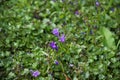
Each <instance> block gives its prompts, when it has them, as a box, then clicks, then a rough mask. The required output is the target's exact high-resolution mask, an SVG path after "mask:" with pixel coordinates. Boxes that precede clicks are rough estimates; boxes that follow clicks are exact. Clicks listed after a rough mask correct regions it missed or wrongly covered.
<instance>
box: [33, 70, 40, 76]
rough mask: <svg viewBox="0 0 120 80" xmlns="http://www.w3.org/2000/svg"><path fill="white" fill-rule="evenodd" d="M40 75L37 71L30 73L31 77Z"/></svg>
mask: <svg viewBox="0 0 120 80" xmlns="http://www.w3.org/2000/svg"><path fill="white" fill-rule="evenodd" d="M39 75H40V72H39V71H32V76H34V77H37V76H39Z"/></svg>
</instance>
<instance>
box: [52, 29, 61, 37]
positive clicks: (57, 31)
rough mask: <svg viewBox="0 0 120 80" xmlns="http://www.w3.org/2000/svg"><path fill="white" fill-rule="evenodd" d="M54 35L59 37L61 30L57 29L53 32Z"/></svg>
mask: <svg viewBox="0 0 120 80" xmlns="http://www.w3.org/2000/svg"><path fill="white" fill-rule="evenodd" d="M52 33H53V34H54V35H55V36H57V37H58V36H59V29H58V28H55V29H53V30H52Z"/></svg>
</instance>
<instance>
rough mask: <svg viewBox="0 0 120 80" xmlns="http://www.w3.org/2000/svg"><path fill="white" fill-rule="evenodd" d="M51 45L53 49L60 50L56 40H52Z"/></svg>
mask: <svg viewBox="0 0 120 80" xmlns="http://www.w3.org/2000/svg"><path fill="white" fill-rule="evenodd" d="M50 47H51V48H52V49H55V50H58V47H57V45H56V42H54V41H52V42H50Z"/></svg>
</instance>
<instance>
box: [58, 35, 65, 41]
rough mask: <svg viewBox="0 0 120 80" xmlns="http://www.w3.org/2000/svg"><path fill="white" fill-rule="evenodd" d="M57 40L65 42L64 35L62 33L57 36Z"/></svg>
mask: <svg viewBox="0 0 120 80" xmlns="http://www.w3.org/2000/svg"><path fill="white" fill-rule="evenodd" d="M59 41H60V42H65V35H64V34H62V36H61V37H59Z"/></svg>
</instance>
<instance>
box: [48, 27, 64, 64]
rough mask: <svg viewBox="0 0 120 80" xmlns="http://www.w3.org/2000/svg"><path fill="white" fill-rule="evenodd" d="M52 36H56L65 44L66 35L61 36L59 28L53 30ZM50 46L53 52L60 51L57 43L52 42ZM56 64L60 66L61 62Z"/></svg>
mask: <svg viewBox="0 0 120 80" xmlns="http://www.w3.org/2000/svg"><path fill="white" fill-rule="evenodd" d="M52 34H54V35H55V36H56V37H57V38H58V39H59V41H60V42H62V43H64V42H65V34H61V35H60V32H59V28H54V29H53V30H52ZM49 45H50V47H51V48H52V49H53V50H56V51H57V50H58V46H57V44H56V42H55V41H51V42H50V44H49ZM54 63H55V64H56V65H58V64H59V62H58V61H57V60H55V61H54Z"/></svg>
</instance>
